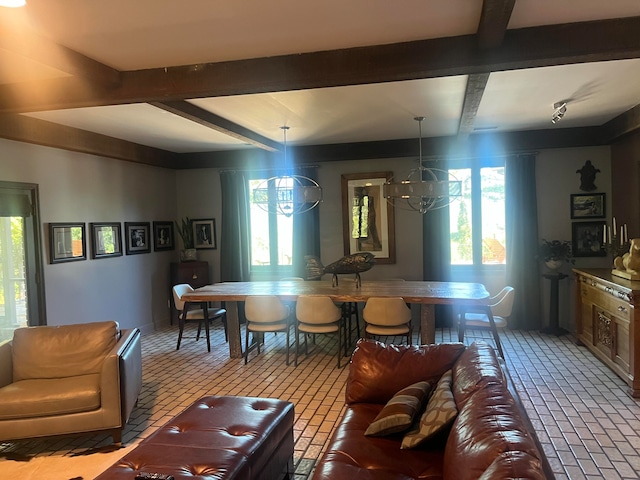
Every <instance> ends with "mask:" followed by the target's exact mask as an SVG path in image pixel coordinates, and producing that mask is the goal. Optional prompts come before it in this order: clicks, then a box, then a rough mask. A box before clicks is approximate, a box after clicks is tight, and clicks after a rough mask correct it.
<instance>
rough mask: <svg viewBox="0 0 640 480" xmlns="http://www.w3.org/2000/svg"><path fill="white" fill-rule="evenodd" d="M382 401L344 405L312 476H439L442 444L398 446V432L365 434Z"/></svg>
mask: <svg viewBox="0 0 640 480" xmlns="http://www.w3.org/2000/svg"><path fill="white" fill-rule="evenodd" d="M381 408H382V405H379V404H371V403H356V404H353V405H350V406H347V409H346V412H345V414H344V417H343V419H342V421H341V422H340V424H339V425H338V426H337V427H336V429H335V431H334V434H333V436H332V439H331V441H330V442H329V445H328V447H327V450H326V452H325V454H324V455H323V456H322V459H321V460H320V462H319V463H318V465H316V467H315V470H314V474H313V479H314V480H342V479H348V480H354V479H367V480H408V479H423V480H427V479H429V480H441V479H442V478H443V477H442V461H443V453H444V451H443V445H430V446H429V448H416V449H411V450H400V448H399V447H400V440H401V438H402V437H401V435H388V436H385V437H365V436H364V431H365V430H366V429H367V427H368V426H369V424H370V423H371V422H372V421H373V419H374V418H375V417H376V415H377V414H378V413H379V412H380V409H381Z"/></svg>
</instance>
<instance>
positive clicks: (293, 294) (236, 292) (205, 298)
mask: <svg viewBox="0 0 640 480" xmlns="http://www.w3.org/2000/svg"><path fill="white" fill-rule="evenodd" d="M251 295H276V296H278V297H279V298H280V299H282V300H285V301H295V300H296V298H297V297H298V296H299V295H323V296H325V295H326V296H328V297H331V299H333V300H335V301H339V302H366V301H367V299H368V298H370V297H402V298H403V299H404V300H405V301H406V302H408V303H430V304H453V303H466V304H475V303H477V304H485V303H486V300H487V299H488V298H489V292H488V291H487V289H486V288H485V287H484V285H482V284H481V283H467V282H432V281H397V280H378V281H376V280H370V281H364V280H363V281H362V284H361V286H360V287H356V286H355V282H354V281H353V280H351V279H349V280H345V279H343V280H342V281H339V284H338V285H337V286H335V287H334V286H332V284H331V281H297V280H280V281H256V282H223V283H216V284H213V285H206V286H204V287H201V288H199V289H197V290H195V291H194V292H191V293H187V294H185V295H184V296H183V297H182V298H183V300H185V301H187V302H209V301H244V300H245V298H246V297H248V296H251Z"/></svg>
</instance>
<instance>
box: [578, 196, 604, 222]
mask: <svg viewBox="0 0 640 480" xmlns="http://www.w3.org/2000/svg"><path fill="white" fill-rule="evenodd" d="M606 212H607V210H606V208H605V194H604V193H591V194H586V195H585V194H582V193H575V194H572V195H571V218H604V217H605V214H606Z"/></svg>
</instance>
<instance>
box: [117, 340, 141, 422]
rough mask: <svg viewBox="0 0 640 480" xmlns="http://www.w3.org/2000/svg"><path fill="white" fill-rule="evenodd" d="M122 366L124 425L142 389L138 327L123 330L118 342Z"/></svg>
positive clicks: (121, 386)
mask: <svg viewBox="0 0 640 480" xmlns="http://www.w3.org/2000/svg"><path fill="white" fill-rule="evenodd" d="M117 346H119V348H118V359H119V368H120V394H121V398H122V425H125V424H126V423H127V421H128V420H129V415H131V412H132V410H133V407H135V405H136V403H137V401H138V395H140V391H141V390H142V346H141V333H140V330H139V329H137V328H133V329H129V330H122V332H121V337H120V341H119V342H118V345H117Z"/></svg>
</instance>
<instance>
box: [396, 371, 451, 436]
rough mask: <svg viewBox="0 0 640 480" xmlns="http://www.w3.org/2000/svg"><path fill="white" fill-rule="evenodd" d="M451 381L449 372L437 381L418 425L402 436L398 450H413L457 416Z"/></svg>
mask: <svg viewBox="0 0 640 480" xmlns="http://www.w3.org/2000/svg"><path fill="white" fill-rule="evenodd" d="M451 379H452V373H451V370H447V371H446V372H445V373H444V374H443V375H442V378H440V380H439V381H438V384H437V385H436V388H435V390H434V392H433V395H432V396H431V398H430V399H429V403H428V404H427V408H426V410H425V412H424V413H423V414H422V416H421V417H420V422H419V424H418V425H417V426H416V428H415V429H412V430H411V431H410V432H409V433H407V434H406V435H405V436H404V438H403V439H402V445H401V446H400V448H415V447H417V446H418V445H421V444H422V443H423V442H425V441H427V440H428V439H429V438H431V437H432V436H434V435H435V434H437V433H438V432H440V431H442V430H444V429H445V428H447V427H449V425H451V422H453V420H454V419H455V418H456V416H457V415H458V409H457V407H456V402H455V401H454V399H453V393H452V392H451V381H452V380H451Z"/></svg>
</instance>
